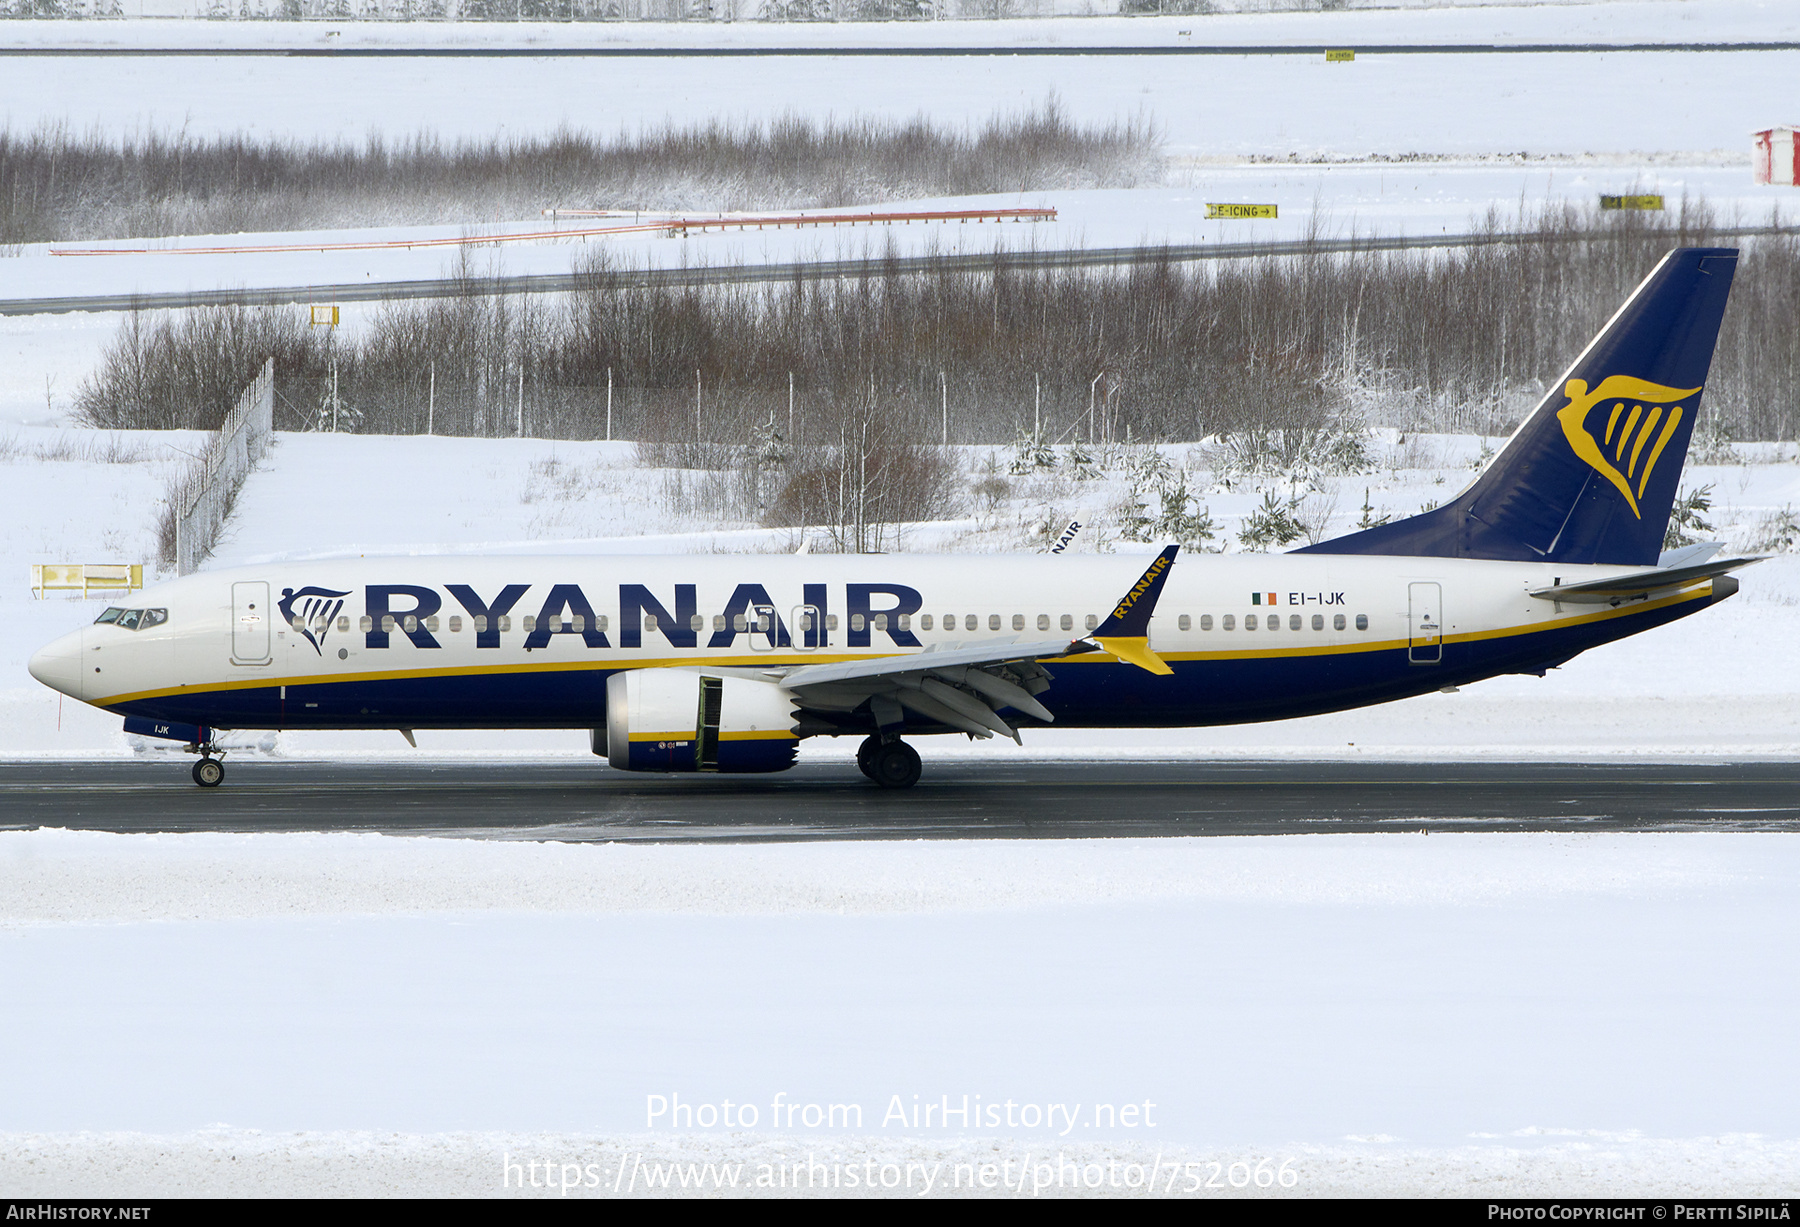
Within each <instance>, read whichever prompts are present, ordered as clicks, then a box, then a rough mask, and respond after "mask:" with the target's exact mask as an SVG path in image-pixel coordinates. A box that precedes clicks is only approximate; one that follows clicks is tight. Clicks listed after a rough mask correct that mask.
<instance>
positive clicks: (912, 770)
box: [869, 741, 920, 788]
mask: <svg viewBox="0 0 1800 1227" xmlns="http://www.w3.org/2000/svg"><path fill="white" fill-rule="evenodd" d="M919 770H920V768H919V752H918V751H917V750H915V749H913V748H912V747H911V746H909V745H907V744H906V743H905V742H904V741H890V742H888V743H887V744H886V745H884V746H882V747H881V749H880V750H878V751H876V753H875V757H874V758H873V759H872V760H871V761H870V763H869V778H870V779H872V780H874V781H875V782H876V783H877V784H879V785H881V786H882V787H883V788H911V787H912V786H913V785H914V784H917V783H918V782H919Z"/></svg>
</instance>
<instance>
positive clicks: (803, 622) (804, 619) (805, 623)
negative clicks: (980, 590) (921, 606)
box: [800, 613, 931, 631]
mask: <svg viewBox="0 0 1800 1227" xmlns="http://www.w3.org/2000/svg"><path fill="white" fill-rule="evenodd" d="M925 619H926V621H930V620H931V615H930V614H926V615H925ZM812 623H813V617H812V615H811V614H809V613H803V614H801V615H800V629H801V630H803V631H810V630H811V629H812V628H813V624H812Z"/></svg>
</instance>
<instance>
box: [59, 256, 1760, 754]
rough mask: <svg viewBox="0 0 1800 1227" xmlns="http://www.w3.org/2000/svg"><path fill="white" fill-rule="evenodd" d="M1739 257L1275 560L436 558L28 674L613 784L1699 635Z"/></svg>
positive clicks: (1263, 711)
mask: <svg viewBox="0 0 1800 1227" xmlns="http://www.w3.org/2000/svg"><path fill="white" fill-rule="evenodd" d="M1736 257H1737V253H1736V251H1734V250H1730V249H1700V248H1689V249H1683V250H1678V251H1675V252H1672V253H1670V254H1669V255H1668V256H1666V257H1665V258H1664V259H1663V260H1662V262H1661V263H1660V264H1658V265H1657V267H1656V269H1655V270H1654V271H1653V272H1652V273H1651V274H1650V276H1649V277H1647V278H1646V279H1645V281H1644V282H1643V284H1641V285H1640V286H1639V287H1638V288H1637V290H1636V291H1635V292H1634V293H1633V295H1632V296H1631V298H1630V299H1629V300H1628V301H1627V302H1626V303H1625V305H1624V306H1623V307H1621V308H1620V309H1619V311H1618V313H1617V314H1615V315H1614V317H1613V318H1612V320H1611V321H1609V322H1608V324H1607V325H1606V327H1605V328H1604V329H1603V330H1602V331H1601V333H1600V334H1599V336H1597V337H1596V338H1595V339H1594V340H1593V341H1592V342H1591V343H1590V344H1589V345H1588V347H1587V348H1586V349H1585V350H1584V351H1583V352H1582V354H1581V355H1580V357H1578V358H1577V359H1576V360H1575V362H1574V363H1573V364H1572V365H1571V367H1570V368H1569V370H1568V371H1567V372H1566V373H1565V374H1564V376H1563V377H1562V378H1561V379H1559V380H1557V382H1556V384H1555V385H1554V387H1553V390H1552V391H1551V393H1550V394H1549V395H1548V396H1546V397H1545V399H1544V401H1543V403H1542V404H1541V405H1540V406H1539V407H1538V408H1537V410H1536V411H1535V412H1534V413H1533V414H1532V415H1531V416H1530V417H1529V418H1527V419H1526V421H1525V422H1524V424H1523V425H1521V426H1520V427H1519V429H1518V431H1517V432H1516V433H1515V434H1514V435H1513V437H1512V438H1511V440H1509V441H1508V443H1507V444H1506V446H1505V447H1504V448H1503V449H1502V450H1501V451H1500V453H1499V454H1498V455H1497V456H1496V457H1495V458H1494V460H1493V461H1492V463H1491V464H1489V466H1488V467H1487V469H1486V470H1485V471H1484V472H1483V473H1482V474H1481V475H1480V476H1479V477H1478V478H1477V479H1476V480H1475V482H1474V483H1473V484H1472V485H1471V486H1470V487H1469V488H1468V489H1467V490H1465V491H1464V492H1463V493H1462V494H1461V495H1460V496H1459V497H1458V498H1457V499H1455V500H1454V501H1453V502H1451V503H1448V504H1446V505H1445V506H1443V507H1439V508H1437V509H1435V510H1433V511H1429V512H1426V513H1425V514H1423V515H1419V516H1413V517H1411V518H1409V519H1405V520H1401V521H1398V522H1395V523H1391V524H1387V525H1383V526H1381V527H1379V528H1374V529H1370V530H1368V531H1365V532H1360V533H1354V534H1351V535H1350V536H1347V537H1343V538H1339V539H1337V540H1334V541H1328V542H1324V543H1321V544H1319V545H1314V546H1309V547H1306V548H1304V549H1300V550H1296V551H1293V552H1291V553H1286V554H1279V555H1266V554H1244V555H1231V556H1221V555H1209V554H1203V555H1199V556H1193V555H1188V556H1182V557H1179V558H1178V556H1177V551H1178V547H1176V546H1170V547H1168V548H1167V549H1165V550H1163V551H1162V552H1161V553H1160V554H1158V555H1157V556H1156V558H1155V559H1154V561H1152V562H1151V563H1150V565H1149V567H1148V569H1141V567H1142V562H1143V559H1142V558H1139V559H1135V560H1134V559H1132V558H1129V557H1115V556H1101V555H1071V554H1064V555H1063V556H1062V557H1059V558H1050V557H1048V556H1045V555H1028V556H1019V557H995V556H979V557H966V556H965V557H955V556H929V555H910V556H908V555H863V556H834V555H817V554H815V555H789V556H784V557H770V556H764V555H742V556H736V557H718V556H702V555H691V556H679V557H665V558H645V557H636V556H622V557H611V558H604V557H603V558H595V557H530V558H514V557H508V558H481V557H454V556H451V557H429V558H384V559H361V558H358V559H342V560H328V561H314V562H297V563H270V564H267V565H264V566H256V567H246V568H238V569H234V570H224V571H216V572H201V573H196V574H192V575H188V576H184V577H183V578H181V579H177V580H174V581H171V582H169V583H165V584H160V585H157V586H155V587H153V588H150V589H148V590H146V591H145V592H144V594H143V596H142V599H141V602H140V603H139V604H138V605H137V606H135V607H133V608H112V609H108V610H106V611H105V612H104V613H103V614H101V615H100V617H99V618H98V619H97V620H96V621H95V622H94V623H93V624H92V625H90V626H87V627H84V628H82V629H80V630H77V631H74V632H72V633H70V634H68V635H65V636H63V637H62V638H60V639H58V640H56V641H55V642H54V643H51V644H50V645H48V646H47V647H45V648H44V649H43V650H42V651H40V652H38V653H37V654H36V655H35V656H33V657H32V659H31V662H30V669H31V673H32V676H34V677H36V678H37V679H38V680H39V681H41V682H43V683H44V684H45V685H48V686H51V687H54V688H55V689H56V690H59V691H61V692H62V693H64V694H66V695H69V696H72V697H74V698H77V699H80V700H82V701H84V702H87V703H90V704H92V705H94V706H96V707H99V708H102V709H104V710H107V711H110V712H115V713H118V714H121V715H123V716H124V717H125V718H126V719H125V729H126V731H127V732H133V733H139V734H143V735H146V736H152V737H164V738H170V739H173V740H177V741H183V742H186V743H187V749H188V750H189V751H190V752H192V753H196V754H198V755H199V756H200V757H199V759H198V761H196V762H195V764H194V767H193V777H194V780H195V781H196V782H197V783H199V784H201V785H203V786H208V787H211V786H214V785H217V784H218V783H219V782H220V780H221V779H222V778H223V776H224V768H223V766H222V764H221V762H220V759H221V756H222V754H223V751H222V750H221V749H220V747H219V745H218V743H217V740H216V734H217V733H218V732H219V731H221V730H232V729H390V730H399V731H401V732H402V733H403V734H404V735H405V736H406V737H407V739H408V740H409V741H410V740H412V738H413V730H415V729H450V728H460V729H488V728H586V729H589V730H591V735H592V745H593V748H594V752H595V753H596V754H604V755H605V756H606V758H607V760H608V761H609V762H610V763H611V764H612V766H614V767H616V768H619V769H621V770H627V771H661V772H688V771H698V772H714V771H720V772H766V771H780V770H783V769H785V768H787V767H790V766H792V765H793V763H794V761H795V757H796V752H797V746H798V744H799V742H800V741H801V740H803V739H805V738H808V737H818V736H842V735H850V736H858V737H862V738H864V740H863V742H862V746H861V748H860V749H859V751H858V753H857V763H858V765H859V766H860V767H861V769H862V771H863V773H864V774H865V775H867V776H868V777H869V778H870V779H872V780H874V781H875V782H876V783H877V784H880V785H882V786H883V787H887V788H905V787H908V786H910V785H912V784H913V783H914V782H916V781H917V780H918V778H919V770H920V768H919V756H918V754H917V753H916V752H915V751H914V750H913V749H912V747H911V746H910V745H908V744H907V742H906V741H905V740H904V737H906V736H916V735H924V734H932V733H963V734H967V735H969V736H973V737H992V736H996V735H998V736H1002V737H1011V738H1014V739H1017V738H1018V737H1019V734H1020V731H1021V730H1022V729H1029V728H1034V727H1043V726H1045V725H1049V724H1051V723H1053V722H1054V723H1055V724H1056V725H1058V726H1059V727H1077V728H1080V727H1111V728H1118V727H1192V726H1204V725H1217V724H1233V723H1241V722H1248V721H1261V720H1276V719H1283V718H1287V717H1293V716H1304V715H1311V714H1314V713H1319V712H1329V711H1338V710H1343V709H1346V708H1354V707H1361V706H1365V705H1368V704H1373V703H1383V702H1387V701H1389V700H1392V699H1399V698H1405V697H1407V696H1410V695H1418V694H1425V693H1428V692H1430V691H1434V690H1440V689H1445V688H1448V687H1451V686H1459V685H1464V684H1467V683H1470V682H1474V681H1478V680H1480V679H1483V678H1488V677H1493V676H1496V675H1498V674H1503V673H1532V674H1537V675H1539V676H1542V675H1543V673H1544V671H1545V670H1547V669H1550V668H1553V667H1555V666H1556V665H1558V664H1561V663H1562V662H1564V661H1566V660H1568V659H1570V658H1571V657H1573V656H1575V655H1576V654H1577V653H1580V652H1583V651H1586V650H1587V649H1589V648H1592V647H1595V646H1597V645H1599V644H1603V643H1607V642H1610V641H1612V640H1614V639H1620V638H1623V637H1624V636H1626V635H1633V634H1637V633H1639V632H1641V631H1646V630H1649V629H1650V628H1652V627H1655V626H1660V625H1662V624H1663V623H1665V622H1670V621H1673V620H1674V619H1676V618H1681V617H1685V616H1687V615H1689V614H1692V613H1697V612H1698V611H1700V610H1701V609H1704V608H1706V607H1707V606H1709V605H1711V604H1713V603H1715V602H1717V601H1721V600H1724V599H1725V598H1726V597H1729V596H1730V595H1731V594H1732V593H1733V592H1735V591H1737V587H1738V584H1737V581H1736V580H1735V579H1733V578H1730V577H1729V576H1728V574H1727V572H1729V571H1731V570H1733V569H1735V568H1737V567H1739V566H1742V565H1744V564H1745V563H1747V562H1750V561H1754V560H1753V559H1747V558H1727V559H1714V558H1713V557H1712V553H1713V551H1714V550H1716V548H1717V547H1696V548H1693V549H1689V550H1685V551H1678V552H1677V553H1676V554H1675V555H1663V553H1662V543H1663V536H1664V532H1665V529H1666V526H1667V523H1668V519H1669V514H1670V509H1671V506H1672V504H1673V501H1674V498H1675V491H1676V486H1677V483H1678V480H1679V478H1680V471H1681V467H1682V462H1683V459H1684V457H1685V455H1686V451H1687V445H1688V439H1689V436H1690V434H1691V432H1692V430H1693V426H1694V418H1695V414H1696V412H1697V410H1698V406H1699V401H1700V395H1701V390H1702V388H1703V387H1704V385H1705V382H1706V374H1707V370H1708V367H1709V366H1710V364H1711V360H1712V351H1713V347H1714V344H1715V342H1716V339H1717V336H1718V330H1719V322H1720V318H1721V316H1722V315H1723V312H1724V308H1725V302H1726V298H1727V295H1728V294H1729V291H1730V286H1731V279H1732V275H1733V272H1734V270H1735V268H1736Z"/></svg>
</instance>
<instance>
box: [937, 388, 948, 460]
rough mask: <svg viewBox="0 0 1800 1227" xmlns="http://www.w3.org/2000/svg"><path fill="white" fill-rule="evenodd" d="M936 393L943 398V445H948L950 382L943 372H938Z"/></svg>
mask: <svg viewBox="0 0 1800 1227" xmlns="http://www.w3.org/2000/svg"><path fill="white" fill-rule="evenodd" d="M938 395H939V396H940V397H942V399H943V414H944V446H945V447H949V446H950V384H949V381H948V380H946V379H945V378H944V372H942V371H939V372H938Z"/></svg>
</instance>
